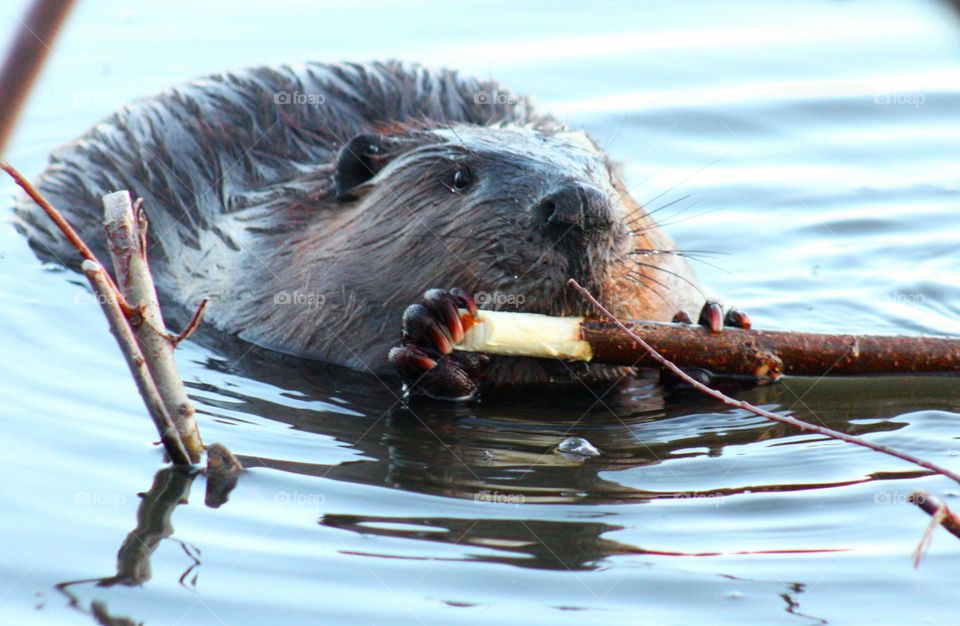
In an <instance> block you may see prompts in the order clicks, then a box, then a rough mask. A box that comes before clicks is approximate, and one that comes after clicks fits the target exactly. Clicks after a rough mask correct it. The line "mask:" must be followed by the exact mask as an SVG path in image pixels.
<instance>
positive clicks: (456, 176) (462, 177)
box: [453, 167, 473, 191]
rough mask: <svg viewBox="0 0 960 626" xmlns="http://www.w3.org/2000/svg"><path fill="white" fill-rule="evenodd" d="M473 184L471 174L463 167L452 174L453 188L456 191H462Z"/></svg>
mask: <svg viewBox="0 0 960 626" xmlns="http://www.w3.org/2000/svg"><path fill="white" fill-rule="evenodd" d="M472 182H473V174H471V173H470V170H468V169H467V168H465V167H461V168H459V169H458V170H457V171H456V172H454V173H453V188H454V189H456V190H457V191H463V190H464V189H466V188H467V187H469V186H470V183H472Z"/></svg>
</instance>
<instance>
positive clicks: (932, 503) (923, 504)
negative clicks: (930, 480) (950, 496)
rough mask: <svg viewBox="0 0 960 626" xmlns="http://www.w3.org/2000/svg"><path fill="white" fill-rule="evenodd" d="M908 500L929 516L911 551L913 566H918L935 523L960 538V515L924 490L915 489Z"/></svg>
mask: <svg viewBox="0 0 960 626" xmlns="http://www.w3.org/2000/svg"><path fill="white" fill-rule="evenodd" d="M910 502H912V503H913V504H916V505H917V506H918V507H920V510H921V511H923V512H924V513H926V514H927V515H929V516H930V517H931V519H930V524H929V525H928V526H927V530H926V531H925V532H924V533H923V537H921V539H920V543H918V544H917V549H916V550H914V551H913V566H914V567H919V566H920V561H922V560H923V557H924V555H926V553H927V548H929V547H930V542H931V541H932V540H933V531H934V529H936V527H937V525H938V524H939V525H940V526H943V527H944V528H946V529H947V531H948V532H950V533H951V534H952V535H953V536H955V537H957V538H960V517H958V516H957V514H956V513H954V512H953V511H951V510H950V507H948V506H947V505H946V503H944V502H942V501H940V499H939V498H937V497H936V496H933V495H931V494H929V493H927V492H926V491H917V492H914V493H912V494H911V495H910Z"/></svg>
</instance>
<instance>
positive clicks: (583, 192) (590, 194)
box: [536, 183, 611, 236]
mask: <svg viewBox="0 0 960 626" xmlns="http://www.w3.org/2000/svg"><path fill="white" fill-rule="evenodd" d="M536 212H537V217H538V218H539V220H540V222H541V224H542V225H543V227H544V229H545V230H547V231H552V232H555V233H556V234H558V235H560V236H562V235H563V234H565V233H566V232H568V231H570V230H573V229H577V230H581V231H584V232H593V231H597V230H602V229H605V228H608V227H609V226H610V224H611V220H610V205H609V202H608V200H607V197H606V196H605V195H604V194H603V192H601V191H600V190H599V189H595V188H594V187H590V186H587V185H581V184H576V183H570V184H566V185H564V186H563V187H561V188H560V189H558V190H556V191H554V192H552V193H550V194H548V195H546V196H544V197H543V199H542V200H540V203H539V204H538V205H537V208H536Z"/></svg>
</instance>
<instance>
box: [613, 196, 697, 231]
mask: <svg viewBox="0 0 960 626" xmlns="http://www.w3.org/2000/svg"><path fill="white" fill-rule="evenodd" d="M689 197H690V194H687V195H685V196H683V197H682V198H678V199H677V200H674V201H672V202H668V203H666V204H664V205H663V206H661V207H658V208H656V209H653V210H652V211H646V212H645V213H644V214H642V215H638V216H637V217H635V218H633V219H632V220H631V221H630V222H629V223H634V222H639V221H641V220H645V219H646V220H651V221H653V214H654V213H656V212H657V211H661V210H663V209H666V208H667V207H670V206H673V205H675V204H677V203H678V202H682V201H683V200H686V199H687V198H689ZM698 204H700V200H695V201H693V202H691V203H690V204H688V205H687V206H685V207H683V208H682V209H680V210H679V211H677V212H676V213H674V214H673V215H670V216H669V217H667V216H664V221H666V220H671V219H674V218H675V217H678V216H680V215H682V214H683V213H685V212H687V211H689V210H690V209H692V208H693V207H695V206H697V205H698ZM660 224H661V225H662V224H663V222H661V223H660Z"/></svg>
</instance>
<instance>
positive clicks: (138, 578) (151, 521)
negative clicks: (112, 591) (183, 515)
mask: <svg viewBox="0 0 960 626" xmlns="http://www.w3.org/2000/svg"><path fill="white" fill-rule="evenodd" d="M196 476H197V474H196V473H194V472H190V471H185V470H182V469H177V468H165V469H162V470H160V471H158V472H157V474H156V476H155V477H154V480H153V485H152V486H151V487H150V489H149V490H148V491H147V492H146V493H142V494H140V497H141V500H140V506H139V507H138V508H137V526H136V528H134V529H133V530H132V531H130V533H129V534H128V535H127V536H126V538H125V539H124V540H123V543H122V544H121V546H120V550H119V551H118V552H117V572H116V574H115V575H113V576H105V577H102V578H88V579H82V580H72V581H65V582H62V583H59V584H57V585H56V586H55V588H56V589H57V591H59V592H60V593H62V594H63V595H65V596H66V597H67V600H68V603H69V605H70V606H71V607H72V608H74V609H77V610H78V611H80V612H82V613H87V614H89V615H90V616H91V617H93V618H94V621H95V622H96V623H98V624H103V625H105V626H127V625H128V624H135V623H138V624H142V622H135V621H134V620H132V619H130V618H126V617H117V616H113V615H111V614H110V612H109V611H108V609H107V605H106V604H105V603H103V602H97V601H93V602H91V604H90V607H89V608H85V607H84V606H83V604H82V602H81V601H80V599H79V598H78V596H77V595H76V594H75V593H74V591H73V587H75V586H78V585H87V584H95V585H96V586H97V587H113V586H114V585H123V586H127V587H132V586H137V585H142V584H143V583H145V582H147V581H148V580H150V578H151V577H152V569H151V566H150V557H151V556H152V555H153V553H154V552H155V551H156V549H157V547H158V546H159V545H160V542H161V541H163V540H164V539H171V540H172V541H176V542H177V543H179V544H180V546H181V547H182V548H183V551H184V553H185V554H186V555H187V557H188V558H189V559H190V561H191V564H190V565H189V566H188V567H187V569H186V570H184V572H183V574H182V575H181V576H180V584H181V585H185V586H186V585H191V586H194V587H195V586H196V575H195V574H194V570H196V568H197V567H199V565H200V557H199V554H200V550H199V549H198V548H197V547H196V546H192V545H189V544H187V543H184V542H182V541H180V540H178V539H175V538H173V537H172V535H173V532H174V530H173V523H172V521H171V517H172V516H173V512H174V510H175V509H176V508H177V507H178V506H179V505H181V504H185V503H186V502H187V500H188V498H189V495H190V487H191V486H192V485H193V480H194V478H195V477H196ZM191 574H194V575H193V577H192V578H191Z"/></svg>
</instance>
